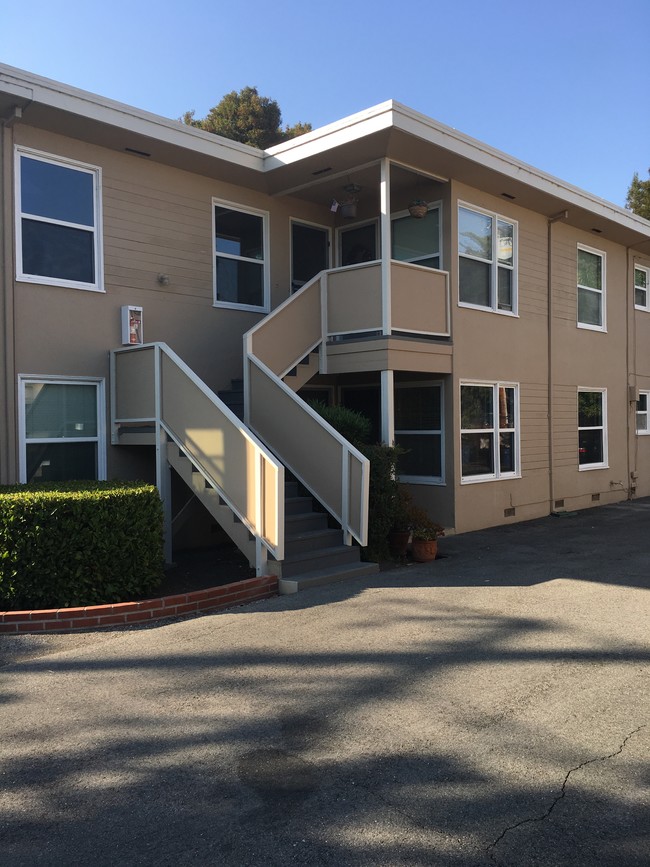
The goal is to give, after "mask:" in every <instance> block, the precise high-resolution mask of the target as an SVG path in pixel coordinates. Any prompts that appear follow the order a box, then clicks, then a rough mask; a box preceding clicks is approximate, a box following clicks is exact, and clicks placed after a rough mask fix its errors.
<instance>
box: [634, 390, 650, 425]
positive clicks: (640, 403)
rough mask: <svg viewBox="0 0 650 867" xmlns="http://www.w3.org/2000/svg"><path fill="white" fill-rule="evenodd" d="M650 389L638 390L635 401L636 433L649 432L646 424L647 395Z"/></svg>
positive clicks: (649, 394)
mask: <svg viewBox="0 0 650 867" xmlns="http://www.w3.org/2000/svg"><path fill="white" fill-rule="evenodd" d="M649 396H650V391H640V392H639V397H638V399H637V402H636V432H637V433H638V434H650V426H649V425H648V397H649Z"/></svg>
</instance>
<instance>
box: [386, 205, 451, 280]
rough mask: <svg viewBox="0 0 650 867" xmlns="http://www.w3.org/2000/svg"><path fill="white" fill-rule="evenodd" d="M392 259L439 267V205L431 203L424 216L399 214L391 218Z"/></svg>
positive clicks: (428, 266)
mask: <svg viewBox="0 0 650 867" xmlns="http://www.w3.org/2000/svg"><path fill="white" fill-rule="evenodd" d="M391 255H392V257H393V259H397V260H398V261H399V262H412V263H413V264H415V265H424V266H425V267H427V268H440V207H439V206H437V205H433V206H431V207H430V208H429V210H428V211H427V213H426V214H425V215H424V217H421V218H419V219H418V218H416V217H412V216H411V215H410V214H400V215H398V216H396V217H393V220H392V251H391Z"/></svg>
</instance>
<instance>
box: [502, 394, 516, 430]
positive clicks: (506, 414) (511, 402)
mask: <svg viewBox="0 0 650 867" xmlns="http://www.w3.org/2000/svg"><path fill="white" fill-rule="evenodd" d="M514 426H515V390H514V388H509V387H506V386H503V385H502V386H499V427H500V428H514Z"/></svg>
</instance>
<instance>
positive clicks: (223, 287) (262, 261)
mask: <svg viewBox="0 0 650 867" xmlns="http://www.w3.org/2000/svg"><path fill="white" fill-rule="evenodd" d="M267 235H268V232H267V216H266V214H265V213H263V212H261V211H244V210H241V209H240V208H235V207H232V206H230V205H227V204H222V203H219V202H215V205H214V238H215V261H216V264H215V295H214V300H215V304H217V305H219V306H224V307H236V308H239V309H242V308H243V309H251V308H252V309H255V310H261V311H266V310H268V283H269V281H268V267H267V266H268V251H267Z"/></svg>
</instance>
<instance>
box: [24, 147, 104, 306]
mask: <svg viewBox="0 0 650 867" xmlns="http://www.w3.org/2000/svg"><path fill="white" fill-rule="evenodd" d="M23 157H27V158H29V159H32V160H40V161H41V162H44V163H50V164H51V165H55V166H63V167H64V168H67V169H74V170H76V171H79V172H84V173H86V174H89V175H92V176H93V215H94V225H93V226H92V227H90V226H86V225H79V224H77V223H69V222H65V221H63V220H56V219H53V218H51V217H43V216H40V215H38V214H30V213H27V212H23V210H22V189H21V161H22V158H23ZM14 172H15V174H14V178H15V189H16V207H15V218H16V280H17V281H20V282H22V283H39V284H42V285H45V286H66V287H69V288H74V289H84V290H86V291H89V292H104V291H105V289H104V261H103V230H102V170H101V168H100V167H99V166H93V165H89V164H88V163H82V162H79V161H78V160H72V159H68V158H66V157H59V156H55V155H54V154H49V153H43V152H41V151H36V150H32V149H31V148H26V147H22V146H18V145H17V146H16V147H15V159H14ZM23 219H28V220H34V221H35V222H40V223H47V224H49V225H55V226H67V227H69V228H71V229H77V230H82V231H84V232H92V235H93V253H94V263H95V279H94V281H93V282H92V283H85V282H81V281H78V280H67V279H64V278H61V277H49V276H45V275H40V274H28V273H25V271H24V269H23V225H22V224H23Z"/></svg>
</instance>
